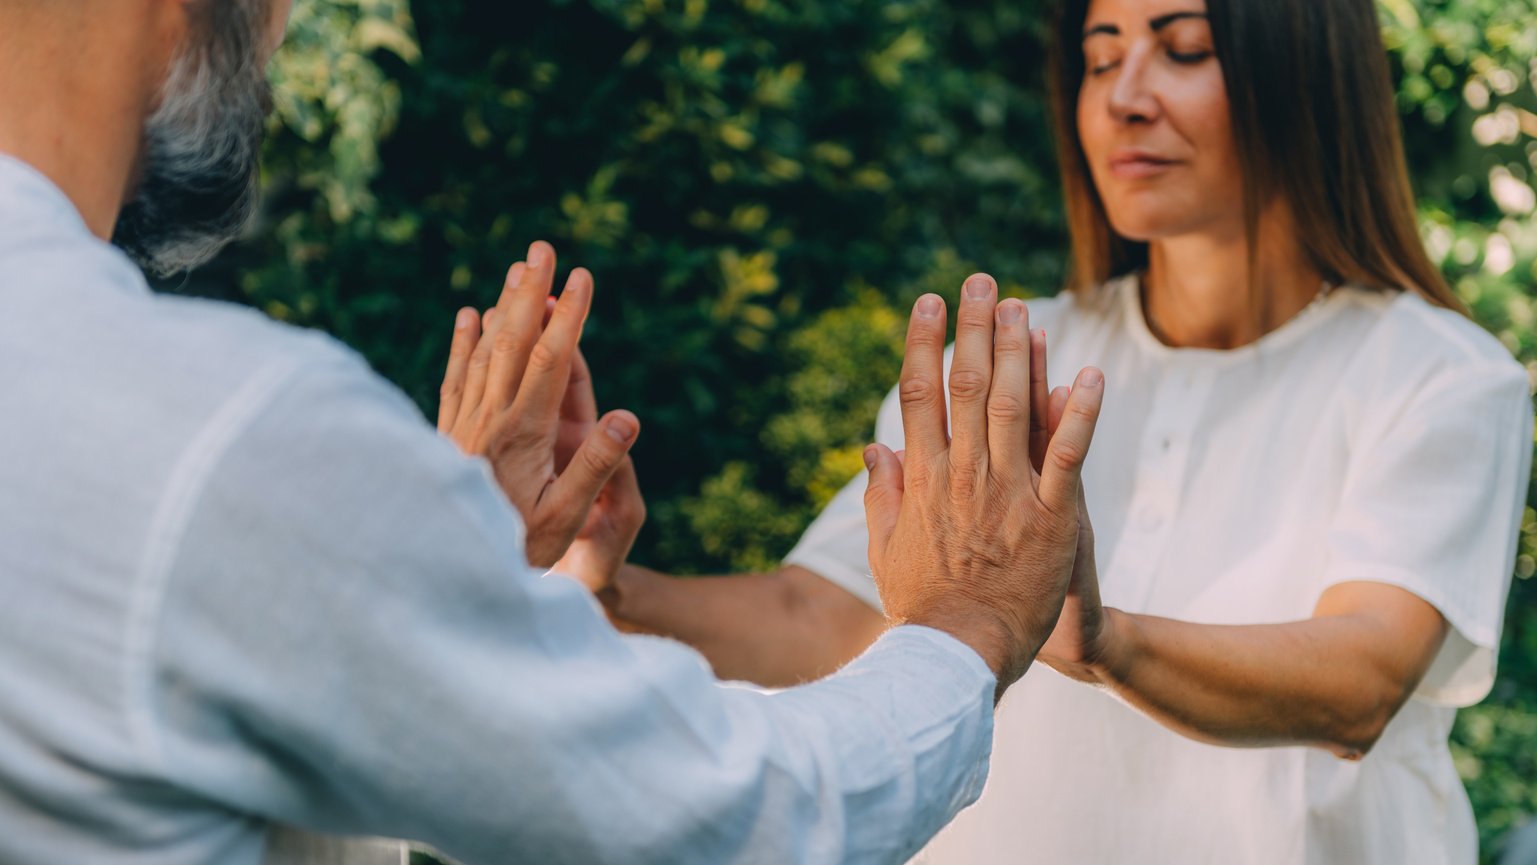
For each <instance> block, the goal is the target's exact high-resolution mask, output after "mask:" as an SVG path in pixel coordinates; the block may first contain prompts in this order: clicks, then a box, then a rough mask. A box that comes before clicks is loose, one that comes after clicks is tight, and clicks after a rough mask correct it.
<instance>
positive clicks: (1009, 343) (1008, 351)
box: [993, 330, 1030, 359]
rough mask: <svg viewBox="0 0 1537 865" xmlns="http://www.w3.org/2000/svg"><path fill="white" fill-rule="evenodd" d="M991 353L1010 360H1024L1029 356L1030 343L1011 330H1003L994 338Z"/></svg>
mask: <svg viewBox="0 0 1537 865" xmlns="http://www.w3.org/2000/svg"><path fill="white" fill-rule="evenodd" d="M993 352H994V353H996V354H998V355H1001V356H1003V357H1007V358H1010V359H1013V358H1024V357H1027V356H1029V354H1030V343H1029V342H1028V341H1027V340H1025V339H1024V338H1023V337H1021V336H1020V335H1019V334H1017V333H1014V332H1013V331H1012V330H1004V331H1000V332H999V333H998V335H997V336H996V337H995V338H994V340H993Z"/></svg>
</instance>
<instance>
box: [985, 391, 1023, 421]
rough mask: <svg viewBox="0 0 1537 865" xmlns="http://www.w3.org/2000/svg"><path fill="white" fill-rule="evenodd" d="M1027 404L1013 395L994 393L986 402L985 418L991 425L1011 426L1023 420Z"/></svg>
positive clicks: (1016, 395)
mask: <svg viewBox="0 0 1537 865" xmlns="http://www.w3.org/2000/svg"><path fill="white" fill-rule="evenodd" d="M1028 411H1029V404H1028V403H1026V402H1025V400H1024V399H1023V398H1022V397H1020V395H1019V394H1015V393H1008V392H1002V393H995V394H993V395H992V397H991V398H989V399H988V401H987V416H988V419H989V420H991V421H992V422H993V423H997V424H1013V423H1019V422H1020V421H1023V420H1024V419H1025V415H1026V414H1027V413H1028Z"/></svg>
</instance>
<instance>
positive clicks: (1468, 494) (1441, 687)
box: [1319, 363, 1533, 706]
mask: <svg viewBox="0 0 1537 865" xmlns="http://www.w3.org/2000/svg"><path fill="white" fill-rule="evenodd" d="M1400 406H1401V404H1400ZM1393 414H1394V416H1393V417H1391V418H1383V419H1378V422H1377V423H1376V424H1375V425H1374V427H1373V430H1374V431H1373V432H1372V433H1371V434H1370V435H1369V437H1368V438H1367V439H1366V440H1365V441H1364V442H1363V443H1362V444H1361V445H1358V446H1357V447H1356V448H1355V450H1356V452H1357V454H1356V456H1354V457H1353V458H1352V461H1351V465H1350V467H1349V469H1348V475H1347V477H1346V480H1345V484H1344V489H1343V493H1342V496H1341V501H1340V506H1339V509H1338V511H1337V513H1336V515H1335V519H1334V521H1333V523H1332V525H1331V527H1330V531H1329V540H1328V544H1329V550H1328V552H1329V564H1328V566H1327V568H1326V570H1325V572H1324V580H1323V581H1322V584H1321V585H1320V587H1319V590H1320V593H1321V592H1322V590H1323V589H1326V588H1328V587H1329V586H1332V585H1336V584H1339V583H1345V582H1359V581H1364V582H1377V583H1386V584H1390V585H1395V586H1399V587H1402V588H1404V589H1407V590H1408V591H1410V592H1413V593H1414V594H1416V595H1418V596H1419V597H1421V598H1424V599H1425V600H1426V601H1428V602H1430V603H1431V604H1433V605H1434V606H1435V607H1436V609H1437V610H1439V611H1440V612H1441V614H1442V615H1443V616H1445V617H1446V619H1447V621H1448V622H1449V623H1450V625H1451V630H1450V632H1449V633H1448V636H1447V639H1446V643H1445V645H1444V646H1443V647H1442V649H1441V652H1440V654H1439V655H1438V656H1437V657H1436V660H1435V661H1434V663H1433V664H1432V666H1431V669H1430V671H1429V672H1428V673H1427V674H1426V676H1425V678H1424V680H1423V681H1422V682H1421V683H1420V687H1419V689H1418V691H1416V693H1415V697H1416V698H1418V699H1422V700H1425V701H1428V702H1432V703H1435V704H1439V705H1448V706H1470V705H1473V704H1474V703H1477V702H1478V701H1479V700H1481V699H1483V698H1484V696H1485V695H1487V694H1488V693H1489V689H1490V688H1491V687H1492V685H1493V684H1494V674H1495V662H1496V655H1497V653H1498V650H1499V644H1500V631H1501V627H1502V623H1503V617H1504V608H1505V598H1506V594H1507V593H1508V592H1509V590H1510V578H1511V572H1512V570H1513V565H1514V562H1515V556H1516V544H1517V541H1518V538H1519V535H1520V527H1521V517H1522V512H1523V507H1524V503H1525V498H1526V492H1527V485H1528V481H1529V478H1530V474H1531V459H1532V422H1533V419H1532V404H1531V398H1530V396H1529V386H1528V383H1527V378H1526V375H1525V372H1524V370H1522V369H1521V368H1520V367H1519V366H1517V365H1515V364H1514V363H1486V364H1479V365H1477V366H1473V367H1465V368H1463V369H1460V370H1457V371H1455V372H1448V373H1444V374H1442V375H1441V376H1439V377H1437V378H1436V379H1433V380H1432V381H1431V382H1430V384H1429V385H1427V386H1426V387H1424V388H1422V389H1420V391H1419V392H1418V393H1416V394H1415V396H1414V398H1413V400H1412V401H1411V402H1410V404H1409V405H1408V406H1407V407H1400V408H1398V409H1395V410H1394V413H1393Z"/></svg>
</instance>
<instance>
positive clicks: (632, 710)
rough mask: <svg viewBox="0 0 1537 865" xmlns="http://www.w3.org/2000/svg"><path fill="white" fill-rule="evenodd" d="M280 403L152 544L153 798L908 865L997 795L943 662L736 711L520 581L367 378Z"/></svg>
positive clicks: (197, 464)
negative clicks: (984, 797) (957, 818)
mask: <svg viewBox="0 0 1537 865" xmlns="http://www.w3.org/2000/svg"><path fill="white" fill-rule="evenodd" d="M272 390H273V393H274V396H273V397H272V399H271V400H270V401H269V402H268V403H266V404H265V405H264V406H263V407H262V408H261V410H259V411H255V412H251V413H250V414H251V417H250V420H249V422H248V423H244V424H239V423H236V422H234V421H233V420H230V419H228V418H226V423H225V424H224V425H225V427H227V428H226V429H223V430H214V431H212V432H211V434H210V436H208V437H205V440H204V441H203V442H202V443H201V444H200V446H199V447H198V448H195V449H194V452H193V453H192V454H191V455H190V456H189V458H188V461H187V465H185V466H184V467H183V469H184V470H183V471H182V473H181V475H180V476H179V478H178V480H177V483H176V484H175V485H173V486H174V488H176V489H178V490H180V492H179V493H178V494H179V495H183V496H185V498H186V502H185V506H181V507H171V508H168V509H167V513H169V514H173V515H174V514H177V513H180V514H182V515H183V516H182V517H180V518H178V519H170V520H168V521H167V522H165V523H164V524H162V525H161V526H159V528H158V529H157V533H156V537H157V543H159V544H161V545H163V547H164V549H165V550H167V551H168V552H167V553H166V554H165V558H166V560H167V567H166V569H165V572H164V573H163V574H162V575H160V576H159V577H158V584H159V586H160V589H159V593H158V595H157V596H156V597H154V598H153V599H152V601H151V602H150V603H149V604H148V605H147V606H146V609H145V610H143V611H142V613H143V615H144V616H145V617H146V619H147V620H149V621H152V622H153V627H152V628H151V631H150V632H151V633H153V634H154V645H153V650H152V651H151V652H150V653H149V654H148V656H147V657H146V659H145V668H146V669H145V672H144V676H143V678H144V682H145V684H144V688H143V691H144V693H143V695H142V699H143V703H144V705H145V707H146V711H145V714H146V716H147V717H148V718H149V719H150V722H149V723H148V725H147V726H146V727H144V728H143V729H144V730H145V731H146V735H145V736H144V737H143V739H142V740H141V741H139V742H138V743H137V745H138V747H139V750H140V752H141V758H142V761H143V762H144V763H145V764H146V765H147V766H149V767H151V771H153V772H155V773H156V774H157V775H158V776H160V777H161V778H163V779H164V783H163V785H162V786H163V787H164V789H165V790H166V791H167V792H163V793H157V795H178V796H187V797H189V798H190V799H192V800H194V801H200V802H213V803H216V804H217V806H218V807H219V808H220V809H221V810H220V813H221V814H227V812H228V811H235V812H237V813H246V814H253V815H257V816H258V817H260V818H265V819H269V820H272V821H276V822H282V823H286V824H291V825H293V826H297V827H300V828H303V829H306V830H312V831H318V832H326V833H336V834H367V835H385V836H390V837H399V838H406V839H411V840H415V841H420V842H423V843H426V844H430V845H432V846H434V847H437V848H439V849H441V850H443V851H444V852H445V853H446V854H447V855H449V856H452V857H454V858H456V859H458V860H460V861H462V862H464V863H465V865H481V863H488V865H489V863H505V862H538V863H547V865H560V863H593V862H615V863H621V862H622V863H626V865H643V863H667V865H689V863H700V865H704V863H710V865H721V863H748V862H753V863H757V862H776V863H779V862H784V863H826V865H833V863H843V862H847V863H900V862H902V861H904V860H905V859H906V858H907V857H908V856H909V855H911V854H912V853H913V852H914V851H916V850H917V849H918V848H919V847H920V846H921V845H922V844H923V843H924V842H925V841H926V840H927V839H928V837H929V836H930V835H932V834H933V833H934V832H936V831H937V830H938V829H939V828H940V827H941V826H943V825H944V824H945V823H946V822H948V821H949V820H950V819H951V818H952V817H953V816H954V815H955V813H956V812H957V811H958V810H959V809H960V808H962V807H964V806H965V805H966V804H968V803H970V802H971V801H973V800H974V799H975V798H976V796H977V795H978V794H979V793H980V790H981V786H982V783H983V780H984V778H985V775H986V758H987V755H988V752H989V749H990V747H991V732H992V695H993V689H994V685H995V682H994V679H993V676H992V674H991V673H990V671H989V670H988V669H987V668H986V666H985V665H984V664H983V663H982V661H981V659H980V658H979V657H978V656H977V655H976V654H975V653H974V652H972V651H971V650H970V649H969V648H967V647H966V646H964V645H963V644H962V643H960V642H958V641H956V640H954V639H953V638H951V637H950V636H948V635H945V634H942V633H940V632H937V631H931V630H928V629H924V628H913V627H905V628H897V629H894V630H893V631H891V632H889V633H888V634H887V635H886V636H884V637H882V638H881V639H880V640H879V641H878V642H877V643H876V644H875V645H874V646H873V647H872V648H871V649H870V650H869V651H868V652H867V653H866V654H865V655H864V656H862V657H861V658H859V659H857V660H856V661H854V662H853V663H852V664H850V665H849V666H848V667H847V668H846V669H845V670H844V671H843V672H842V673H840V674H838V675H836V676H833V677H831V678H829V679H826V680H823V681H821V682H819V683H816V684H813V685H810V686H807V687H803V688H798V689H791V690H788V691H785V692H781V693H779V694H776V695H764V694H758V693H754V692H751V691H745V690H734V689H726V688H721V687H719V686H717V684H716V683H715V681H714V679H713V677H712V676H711V674H710V671H709V668H708V666H707V665H706V664H705V663H704V661H703V660H702V659H701V658H700V657H699V656H698V655H697V654H696V653H695V652H693V651H692V650H690V649H688V648H687V647H685V646H683V645H682V644H679V643H675V642H672V641H668V640H662V639H658V638H646V637H625V636H621V635H620V634H618V633H617V632H615V631H614V630H613V629H612V628H611V627H610V626H609V625H608V623H607V621H606V620H605V619H604V617H603V615H602V613H601V611H600V609H599V607H598V606H597V604H596V603H595V602H594V600H593V599H592V597H591V596H590V595H589V594H588V593H587V592H586V591H585V590H584V589H582V588H581V587H580V586H579V585H578V584H577V583H576V582H575V581H573V580H568V579H565V578H563V577H559V576H551V577H541V576H540V575H539V574H536V573H535V572H533V571H532V570H530V568H529V567H528V565H527V564H526V561H525V558H524V553H523V547H522V537H523V529H522V527H521V523H520V521H519V519H518V517H517V514H516V512H515V511H514V510H513V509H512V507H511V506H510V505H509V504H508V503H507V501H506V499H505V498H504V497H503V496H502V495H501V493H500V492H499V491H498V490H497V489H495V487H494V484H493V482H492V480H491V478H490V475H489V469H488V467H487V466H486V464H485V463H484V462H483V461H479V460H471V459H467V458H465V457H463V456H461V455H460V454H459V453H458V452H457V451H456V449H455V448H454V447H453V446H452V445H451V444H450V443H449V442H447V441H446V440H444V439H442V438H441V437H439V436H438V435H437V434H436V433H435V432H433V431H432V429H431V428H430V427H429V426H427V425H426V424H424V423H423V422H422V419H421V417H420V415H419V414H418V413H417V412H416V410H415V408H414V406H412V405H411V404H410V403H409V401H407V400H406V399H405V397H404V396H403V395H401V394H399V393H398V392H397V391H395V390H393V389H392V388H390V387H389V386H387V385H386V384H385V383H383V382H382V381H381V380H379V379H377V378H376V377H374V376H373V375H372V374H371V373H369V372H368V371H367V370H366V369H365V368H363V366H362V365H361V364H360V363H357V362H355V361H353V360H350V359H349V360H347V361H346V362H335V363H330V364H321V365H318V366H317V365H316V364H309V365H307V367H306V368H305V369H304V370H303V371H302V372H301V373H300V374H299V375H295V376H291V377H289V378H288V379H287V380H285V381H282V382H281V383H280V384H279V385H277V386H274V387H273V388H272ZM222 809H227V810H222Z"/></svg>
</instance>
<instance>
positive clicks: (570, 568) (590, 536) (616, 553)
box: [551, 304, 646, 594]
mask: <svg viewBox="0 0 1537 865" xmlns="http://www.w3.org/2000/svg"><path fill="white" fill-rule="evenodd" d="M551 310H552V312H553V304H552V306H551ZM597 426H598V402H597V398H596V397H595V396H594V394H593V390H592V373H591V370H590V369H589V368H588V366H587V360H586V359H585V358H584V357H582V352H581V350H580V349H578V350H577V352H576V355H575V357H574V358H573V359H572V363H571V380H570V382H569V383H568V384H567V386H566V396H565V399H564V400H563V401H562V402H561V405H560V430H559V432H558V433H557V435H556V438H555V464H556V467H557V468H558V469H559V470H561V471H564V470H565V468H566V466H567V465H568V464H569V463H570V461H571V460H572V458H574V457H575V456H576V454H578V453H580V451H581V445H582V442H584V441H586V440H587V438H588V437H589V436H591V435H592V434H593V431H594V430H595V429H596V428H597ZM645 522H646V500H645V498H644V497H642V496H641V493H640V483H639V481H638V480H637V479H636V477H635V463H634V461H633V460H631V459H630V458H629V457H625V458H624V461H623V462H621V463H620V464H619V468H618V470H617V471H615V472H614V476H613V477H612V478H610V479H609V481H608V483H607V484H605V485H604V486H603V489H602V491H601V492H599V493H598V498H597V501H596V502H594V503H593V506H592V509H591V510H590V511H588V514H587V521H586V522H585V523H583V524H582V528H581V530H580V531H578V532H577V534H576V539H575V540H574V541H572V543H571V547H570V548H569V549H568V550H567V551H566V554H565V555H564V556H562V557H561V559H560V561H558V562H556V563H555V566H554V568H553V569H552V570H554V571H556V572H558V573H562V574H565V575H566V576H569V577H575V578H576V579H577V580H579V581H581V583H582V584H583V585H585V586H586V587H587V588H588V589H589V590H591V591H592V593H593V594H599V593H601V592H604V591H605V590H608V589H609V588H610V587H612V585H613V582H614V576H615V575H616V574H618V573H619V568H620V567H622V566H623V565H624V562H625V559H626V558H628V557H629V555H630V548H631V547H633V546H634V545H635V536H636V535H638V534H640V527H641V526H642V525H644V524H645Z"/></svg>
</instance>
